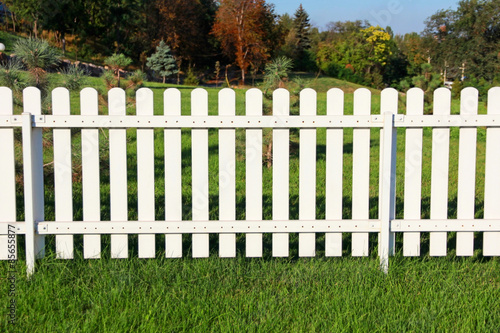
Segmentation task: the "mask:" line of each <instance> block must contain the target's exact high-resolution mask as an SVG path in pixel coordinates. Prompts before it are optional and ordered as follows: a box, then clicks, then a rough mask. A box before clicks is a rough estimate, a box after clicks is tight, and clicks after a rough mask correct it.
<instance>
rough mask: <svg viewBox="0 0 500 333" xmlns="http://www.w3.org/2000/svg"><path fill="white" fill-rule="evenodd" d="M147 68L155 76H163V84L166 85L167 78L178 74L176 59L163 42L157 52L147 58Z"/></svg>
mask: <svg viewBox="0 0 500 333" xmlns="http://www.w3.org/2000/svg"><path fill="white" fill-rule="evenodd" d="M146 66H147V67H148V68H149V69H151V70H152V71H155V72H156V73H155V74H159V75H160V76H162V77H163V83H165V77H167V76H170V75H172V74H176V73H177V72H178V70H177V68H176V67H177V66H176V63H175V58H174V56H173V55H172V54H171V52H170V47H169V46H168V45H167V44H165V42H164V41H163V40H162V41H160V44H159V45H158V46H157V47H156V52H155V53H153V54H152V55H151V57H149V58H147V62H146Z"/></svg>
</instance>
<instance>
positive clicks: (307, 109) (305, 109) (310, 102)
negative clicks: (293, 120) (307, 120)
mask: <svg viewBox="0 0 500 333" xmlns="http://www.w3.org/2000/svg"><path fill="white" fill-rule="evenodd" d="M316 97H317V93H316V90H314V89H311V88H305V89H303V90H302V91H301V92H300V114H301V115H309V116H314V115H316V110H317V104H316Z"/></svg>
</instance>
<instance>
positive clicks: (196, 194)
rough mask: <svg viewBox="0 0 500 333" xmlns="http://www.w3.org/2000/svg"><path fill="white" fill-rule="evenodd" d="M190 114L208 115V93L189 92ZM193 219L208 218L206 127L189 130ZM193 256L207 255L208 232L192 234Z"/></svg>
mask: <svg viewBox="0 0 500 333" xmlns="http://www.w3.org/2000/svg"><path fill="white" fill-rule="evenodd" d="M191 114H192V115H193V116H206V115H208V93H207V91H206V90H204V89H201V88H197V89H195V90H193V92H192V93H191ZM191 161H192V177H193V178H192V191H193V193H192V196H193V221H208V220H209V206H208V205H209V201H210V200H209V197H208V196H209V192H208V129H199V128H196V129H192V130H191ZM192 248H193V258H205V257H208V256H209V254H210V253H209V250H210V248H209V237H208V234H193V245H192Z"/></svg>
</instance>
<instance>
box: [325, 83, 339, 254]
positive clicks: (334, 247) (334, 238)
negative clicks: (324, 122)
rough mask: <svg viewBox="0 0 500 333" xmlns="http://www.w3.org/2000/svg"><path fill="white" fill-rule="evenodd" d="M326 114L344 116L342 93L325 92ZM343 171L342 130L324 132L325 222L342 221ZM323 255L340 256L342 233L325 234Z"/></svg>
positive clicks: (335, 90) (335, 89)
mask: <svg viewBox="0 0 500 333" xmlns="http://www.w3.org/2000/svg"><path fill="white" fill-rule="evenodd" d="M326 98H327V103H326V114H327V115H328V116H334V115H339V116H340V115H343V114H344V92H343V91H342V90H341V89H339V88H333V89H330V90H328V92H327V97H326ZM343 169H344V129H342V128H335V129H333V128H329V129H327V130H326V190H325V196H326V199H325V201H326V212H325V215H326V216H325V217H326V219H327V220H334V219H335V220H341V219H342V208H343V207H342V201H343V188H342V184H343ZM325 255H326V256H327V257H330V256H332V257H333V256H335V257H341V256H342V233H341V232H337V233H326V234H325Z"/></svg>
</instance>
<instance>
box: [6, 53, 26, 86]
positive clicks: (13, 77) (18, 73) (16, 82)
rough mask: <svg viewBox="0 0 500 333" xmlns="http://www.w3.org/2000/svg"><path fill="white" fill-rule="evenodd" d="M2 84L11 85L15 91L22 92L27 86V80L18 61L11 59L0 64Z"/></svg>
mask: <svg viewBox="0 0 500 333" xmlns="http://www.w3.org/2000/svg"><path fill="white" fill-rule="evenodd" d="M0 86H5V87H9V88H10V89H12V91H14V92H15V93H16V92H17V93H21V92H22V90H23V89H24V88H26V80H25V78H24V77H23V75H22V68H21V64H20V63H19V62H18V61H16V60H10V61H8V62H6V63H4V64H2V65H0Z"/></svg>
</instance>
